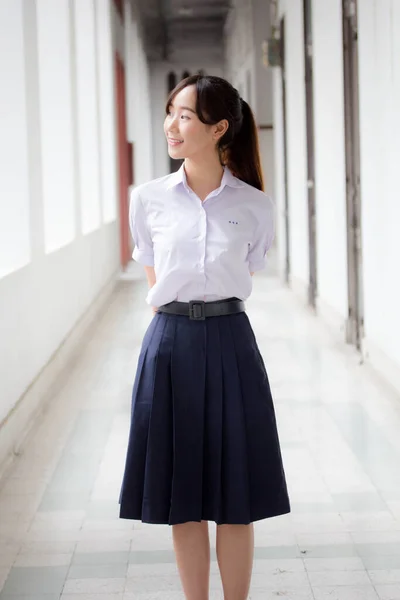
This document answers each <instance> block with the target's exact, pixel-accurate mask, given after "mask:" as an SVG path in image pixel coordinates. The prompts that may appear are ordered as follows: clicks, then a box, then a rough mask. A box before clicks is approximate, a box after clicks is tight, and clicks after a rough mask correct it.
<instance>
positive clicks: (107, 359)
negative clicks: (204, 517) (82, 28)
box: [0, 266, 400, 600]
mask: <svg viewBox="0 0 400 600" xmlns="http://www.w3.org/2000/svg"><path fill="white" fill-rule="evenodd" d="M145 289H146V285H145V283H144V281H143V279H142V277H141V275H138V271H137V268H136V266H134V267H132V269H131V273H130V274H129V275H128V277H126V279H125V280H123V281H121V284H120V286H119V288H118V290H117V292H116V293H115V295H114V297H113V299H112V302H111V303H110V306H109V307H108V310H107V312H106V314H105V315H104V318H103V319H102V320H101V322H99V323H98V326H97V328H96V330H95V331H94V335H93V337H92V338H91V339H90V340H89V341H88V343H87V344H86V345H84V346H83V347H82V350H81V352H80V354H79V356H77V357H76V360H75V363H74V364H73V365H72V366H71V369H70V370H69V372H68V373H67V374H66V375H65V378H64V379H63V381H60V385H59V389H58V390H56V391H55V393H54V398H53V401H52V403H51V406H49V408H48V410H47V412H46V414H45V415H44V419H43V422H42V423H41V425H40V427H39V428H38V429H37V430H36V431H35V432H34V435H32V437H31V439H30V441H29V443H28V446H27V448H26V451H25V453H24V454H23V455H22V456H21V457H20V458H19V459H18V460H17V462H16V463H15V466H14V468H13V471H12V473H11V474H10V477H9V478H8V480H6V481H3V484H2V487H1V489H0V590H1V589H2V592H1V593H0V600H22V599H26V600H58V599H59V598H60V597H61V598H62V599H63V600H183V594H182V593H181V592H180V585H179V580H178V577H177V574H176V571H175V566H174V556H173V552H172V546H171V530H170V528H168V527H162V526H161V527H160V526H148V525H146V526H144V525H141V524H134V523H132V522H129V521H123V520H119V519H118V516H117V515H118V504H117V501H118V493H119V487H120V482H121V477H122V468H123V461H124V452H125V447H126V440H127V435H128V426H129V413H130V397H131V387H132V381H133V376H134V371H135V366H136V361H137V357H138V351H139V344H140V341H141V338H142V336H143V333H144V331H145V329H146V327H147V324H148V322H149V319H150V318H151V314H150V310H149V309H148V307H147V306H146V305H145V303H144V296H145ZM248 309H249V316H250V318H251V320H252V322H253V325H254V329H255V331H256V335H257V338H258V340H259V344H260V347H261V350H262V352H263V355H264V358H265V361H266V364H267V369H268V371H269V374H270V380H271V385H272V389H273V392H274V397H275V405H276V412H277V418H278V425H279V432H280V437H281V443H282V450H283V455H284V462H285V468H286V473H287V478H288V482H289V487H290V495H291V500H292V508H293V512H292V514H290V515H286V516H283V517H278V518H276V519H270V520H267V521H263V522H260V523H258V524H257V526H256V561H255V567H254V577H253V585H252V591H251V600H272V599H274V600H276V599H277V598H284V599H285V600H311V599H315V600H325V599H329V600H358V599H360V600H372V599H376V598H380V599H381V600H399V599H400V400H399V399H398V398H396V397H395V396H394V395H393V396H391V393H390V391H388V390H385V389H384V388H383V387H381V386H380V385H379V383H378V382H377V381H375V380H374V378H373V377H372V376H371V375H369V374H368V373H367V372H366V371H365V369H364V368H363V367H360V365H358V363H357V360H356V358H355V356H354V354H353V353H352V352H351V351H350V350H348V349H346V348H345V347H344V346H342V345H341V344H339V343H338V342H333V341H332V337H331V336H330V335H329V334H328V332H327V331H325V329H324V328H323V326H322V325H321V324H320V323H319V322H318V320H317V319H315V318H314V317H313V316H312V315H311V314H308V313H307V312H306V310H305V309H303V308H302V307H301V306H299V304H298V302H297V301H296V300H295V298H294V297H293V295H292V294H291V293H290V292H289V291H287V290H284V289H282V288H281V287H280V286H279V284H278V282H277V281H276V280H275V279H274V278H268V277H266V276H264V275H258V276H256V278H255V292H254V295H253V296H252V299H251V301H249V302H248ZM44 335H45V332H44ZM213 531H214V528H212V533H213ZM211 586H212V590H213V591H212V596H211V598H212V600H216V599H221V598H222V595H221V591H220V584H219V578H218V572H217V568H216V562H215V554H213V563H212V580H211Z"/></svg>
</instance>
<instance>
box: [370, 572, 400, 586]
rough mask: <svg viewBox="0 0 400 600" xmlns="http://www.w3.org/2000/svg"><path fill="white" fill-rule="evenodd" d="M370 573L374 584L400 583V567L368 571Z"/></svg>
mask: <svg viewBox="0 0 400 600" xmlns="http://www.w3.org/2000/svg"><path fill="white" fill-rule="evenodd" d="M368 575H369V578H370V579H371V581H372V583H373V584H374V585H376V584H382V583H398V584H400V569H389V570H384V569H382V570H380V571H368Z"/></svg>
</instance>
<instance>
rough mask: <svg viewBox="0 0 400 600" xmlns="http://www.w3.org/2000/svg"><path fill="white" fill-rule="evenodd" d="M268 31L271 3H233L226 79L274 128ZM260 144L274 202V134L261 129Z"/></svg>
mask: <svg viewBox="0 0 400 600" xmlns="http://www.w3.org/2000/svg"><path fill="white" fill-rule="evenodd" d="M269 31H270V12H269V3H268V2H266V1H265V0H236V2H234V8H233V9H232V10H231V13H230V15H229V17H228V20H227V23H226V26H225V65H224V71H225V77H227V79H229V80H230V81H231V82H232V84H233V85H234V86H235V87H236V88H237V89H238V90H239V92H240V94H241V95H242V97H243V98H244V99H245V100H246V101H247V102H248V103H249V104H250V106H251V108H252V110H253V112H254V116H255V119H256V123H257V125H258V126H271V125H272V121H273V118H272V115H273V109H272V107H273V95H272V72H271V70H269V69H268V70H267V69H265V68H264V66H263V63H262V41H263V40H264V39H266V38H267V37H268V35H269ZM259 140H260V152H261V164H262V169H263V173H264V179H265V191H266V192H267V193H268V194H269V195H270V196H272V198H274V199H275V168H274V155H275V150H274V133H273V130H272V129H260V130H259ZM277 236H278V234H277Z"/></svg>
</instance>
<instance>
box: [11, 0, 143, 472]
mask: <svg viewBox="0 0 400 600" xmlns="http://www.w3.org/2000/svg"><path fill="white" fill-rule="evenodd" d="M84 24H85V28H84V29H85V31H83V26H84ZM0 40H1V50H2V52H1V59H0V77H1V80H2V90H4V91H6V92H7V93H6V94H4V93H2V94H1V96H2V100H1V101H0V102H1V106H2V110H1V111H0V120H1V131H2V136H1V139H0V156H1V164H2V169H1V173H0V189H1V200H0V206H1V208H0V211H1V213H0V217H1V218H0V222H1V225H0V227H1V228H2V229H1V231H0V256H1V259H0V462H1V460H2V459H3V458H4V456H3V455H2V452H3V451H4V449H5V451H7V444H6V442H5V441H4V440H5V439H6V438H7V431H9V430H10V427H11V425H10V424H11V423H13V429H12V431H13V435H14V437H15V438H16V439H18V440H19V439H21V437H22V436H23V433H24V430H26V429H27V428H28V427H29V425H31V424H32V422H33V420H34V417H35V414H37V411H38V410H39V408H40V403H41V402H42V401H43V398H44V395H45V394H44V392H43V394H42V393H40V394H39V393H38V394H36V395H35V394H33V393H31V391H29V393H28V390H31V388H32V384H33V383H34V382H35V381H37V380H38V379H40V378H41V377H42V374H43V373H44V372H45V371H46V369H47V367H48V365H49V364H50V363H51V361H53V359H54V356H55V353H56V352H57V351H58V350H59V349H60V348H61V347H62V346H63V344H64V342H65V340H66V339H67V338H68V336H69V335H70V334H71V332H72V331H73V330H74V328H76V327H78V324H79V323H80V322H82V320H84V319H85V318H86V316H85V315H87V314H88V312H90V310H91V307H93V306H95V305H96V302H97V301H98V299H99V298H100V297H103V295H104V293H105V290H107V289H112V287H113V285H114V281H115V277H116V275H117V273H118V272H119V269H120V261H119V235H120V234H119V209H118V182H117V153H116V106H115V93H114V77H115V73H114V69H115V52H116V51H118V53H119V54H120V56H121V58H122V59H123V60H124V61H126V60H127V57H126V56H125V48H126V39H125V25H124V24H123V23H122V20H121V17H120V16H119V15H118V14H117V12H116V10H115V8H114V5H113V3H112V1H111V0H98V1H97V0H96V2H93V1H92V0H82V1H81V0H79V1H77V2H68V1H67V0H62V2H60V3H57V7H56V8H54V2H52V0H36V1H26V0H4V2H2V3H1V7H0ZM137 53H138V54H139V53H140V57H141V58H140V61H141V70H140V72H139V73H138V77H145V76H146V65H144V59H143V52H142V50H141V47H140V41H138V42H137ZM135 86H136V88H137V87H138V81H136V82H135ZM134 96H135V94H134V89H133V88H132V89H131V90H130V97H134ZM145 98H146V100H145ZM145 101H148V96H147V97H143V96H142V97H141V104H140V106H142V107H143V106H144V105H145ZM131 116H132V127H134V124H135V123H136V121H138V120H140V118H139V119H138V117H137V115H136V116H135V115H131ZM146 119H147V120H146ZM146 119H144V121H145V123H146V127H149V122H150V119H149V117H148V116H147V117H146ZM142 134H143V132H142V131H141V130H140V128H139V129H138V130H136V131H135V133H134V135H133V136H132V137H133V138H134V137H135V136H136V138H137V139H139V138H140V137H141V136H142ZM148 137H150V136H148ZM140 151H141V152H142V151H143V159H142V163H141V162H140V160H141V159H140V158H138V165H139V167H138V169H137V171H138V172H137V177H138V179H140V177H144V178H147V177H148V176H150V175H151V170H150V169H149V168H148V167H146V168H147V171H146V170H145V167H144V166H143V165H144V164H145V165H148V164H149V158H150V156H151V154H150V150H149V149H147V150H146V149H145V148H144V146H141V150H140ZM139 156H140V154H139ZM141 169H142V173H141ZM143 171H145V172H144V173H143ZM3 229H4V231H3ZM4 232H7V233H6V234H4V235H3V233H4ZM110 286H111V287H110ZM53 362H54V361H53ZM24 395H25V397H24ZM19 407H23V408H22V409H21V410H20V408H19ZM17 414H18V415H19V416H18V419H20V421H19V422H18V423H17V416H16V415H17ZM4 428H6V429H7V431H6V432H5V431H4Z"/></svg>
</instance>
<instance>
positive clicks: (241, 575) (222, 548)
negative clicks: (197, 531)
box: [217, 523, 254, 600]
mask: <svg viewBox="0 0 400 600" xmlns="http://www.w3.org/2000/svg"><path fill="white" fill-rule="evenodd" d="M253 556H254V528H253V524H252V523H251V524H250V525H218V527H217V558H218V566H219V570H220V573H221V579H222V586H223V588H224V600H246V598H247V596H248V593H249V589H250V581H251V572H252V568H253Z"/></svg>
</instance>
